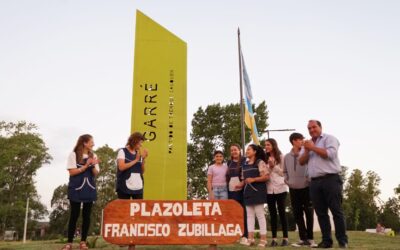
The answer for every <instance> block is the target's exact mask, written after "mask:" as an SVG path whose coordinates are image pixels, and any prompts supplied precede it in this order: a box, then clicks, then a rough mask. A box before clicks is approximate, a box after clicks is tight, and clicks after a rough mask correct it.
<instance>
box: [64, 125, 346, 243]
mask: <svg viewBox="0 0 400 250" xmlns="http://www.w3.org/2000/svg"><path fill="white" fill-rule="evenodd" d="M308 130H309V133H310V136H311V139H310V140H305V139H304V137H303V136H302V135H301V134H299V133H293V134H291V135H290V137H289V140H290V143H291V144H292V145H293V147H292V150H291V151H290V152H289V153H288V154H286V155H285V156H283V154H282V153H281V151H280V150H279V147H278V144H277V142H276V140H274V139H267V140H266V141H265V148H264V149H263V148H262V147H260V146H259V145H255V144H250V145H248V146H247V148H246V151H245V156H243V155H242V153H241V147H240V146H239V145H238V144H233V145H231V147H230V159H229V160H228V161H227V162H226V163H225V161H224V153H223V152H222V151H215V152H214V164H213V165H211V166H209V168H208V172H207V176H208V177H207V178H208V179H207V188H208V192H209V199H212V200H214V199H215V200H221V199H233V200H236V201H237V202H239V203H240V204H241V205H242V206H243V208H244V213H245V214H244V229H245V230H244V234H243V237H242V238H241V241H240V242H241V244H244V245H247V246H252V245H255V235H254V234H255V221H256V219H257V221H258V225H259V229H260V240H259V242H258V246H259V247H265V246H267V220H266V217H265V209H264V206H265V204H267V205H268V210H269V214H270V222H271V231H272V241H271V244H270V245H271V246H278V245H281V246H287V245H289V240H288V224H287V220H286V213H285V209H286V204H285V203H286V196H287V194H288V192H289V193H290V200H291V205H292V208H293V212H294V216H295V220H296V224H297V227H298V231H299V237H300V241H299V242H297V243H294V244H292V245H293V246H312V247H318V248H331V247H332V245H333V241H332V236H331V224H330V220H329V215H328V209H329V210H330V211H331V212H332V215H333V220H334V224H335V235H336V239H337V240H338V242H339V247H341V248H347V235H346V226H345V218H344V214H343V209H342V206H341V199H342V188H343V187H342V184H343V183H342V180H341V177H340V175H339V173H340V171H341V166H340V163H339V158H338V148H339V142H338V140H337V139H336V138H335V137H334V136H332V135H328V134H324V133H322V125H321V123H320V122H319V121H317V120H310V121H309V123H308ZM143 141H144V137H143V136H142V134H140V133H139V132H135V133H133V134H132V135H131V136H130V137H129V138H128V141H127V143H126V146H125V147H123V148H121V149H119V150H118V154H117V170H116V176H117V181H116V192H117V195H118V198H119V199H143V173H144V170H145V159H146V157H147V156H148V152H147V150H145V149H143V148H142V143H143ZM93 146H94V141H93V137H92V136H91V135H88V134H85V135H82V136H80V137H79V138H78V141H77V143H76V146H75V147H74V149H73V152H72V153H71V154H70V155H69V157H68V162H67V169H68V171H69V176H70V179H69V184H68V199H69V200H70V211H71V213H70V218H69V224H68V243H67V244H66V245H65V246H64V247H63V248H62V250H70V249H72V242H73V237H74V232H75V230H76V223H77V220H78V217H79V214H80V212H81V210H82V230H81V241H80V243H79V248H80V249H88V247H87V245H86V238H87V235H88V230H89V225H90V213H91V208H92V205H93V202H94V201H95V200H96V185H95V177H96V175H98V173H99V171H100V168H99V162H100V160H99V159H98V157H97V156H96V154H94V153H93ZM314 209H315V211H316V214H317V216H318V221H319V225H320V228H321V232H322V242H321V243H319V244H315V243H314V240H313V213H314ZM304 214H305V217H306V220H305V221H304V218H303V216H304ZM278 215H279V219H280V222H281V226H282V231H283V239H282V241H281V243H280V244H279V243H278V240H277V228H278ZM128 249H129V250H133V249H135V246H134V245H131V246H129V248H128Z"/></svg>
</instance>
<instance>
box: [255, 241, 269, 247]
mask: <svg viewBox="0 0 400 250" xmlns="http://www.w3.org/2000/svg"><path fill="white" fill-rule="evenodd" d="M267 244H268V242H267V241H266V240H260V242H258V245H257V246H258V247H265V246H266V245H267Z"/></svg>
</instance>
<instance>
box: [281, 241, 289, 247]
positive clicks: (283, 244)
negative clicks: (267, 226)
mask: <svg viewBox="0 0 400 250" xmlns="http://www.w3.org/2000/svg"><path fill="white" fill-rule="evenodd" d="M286 246H289V241H288V240H286V239H283V240H282V243H281V247H286Z"/></svg>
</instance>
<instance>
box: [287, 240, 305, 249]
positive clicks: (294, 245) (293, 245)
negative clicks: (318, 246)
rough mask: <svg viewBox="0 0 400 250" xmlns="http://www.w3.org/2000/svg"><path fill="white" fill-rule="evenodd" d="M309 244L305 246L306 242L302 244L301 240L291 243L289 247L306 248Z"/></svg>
mask: <svg viewBox="0 0 400 250" xmlns="http://www.w3.org/2000/svg"><path fill="white" fill-rule="evenodd" d="M308 245H309V244H307V242H304V241H302V240H299V241H298V242H296V243H293V244H292V245H291V246H292V247H302V246H308Z"/></svg>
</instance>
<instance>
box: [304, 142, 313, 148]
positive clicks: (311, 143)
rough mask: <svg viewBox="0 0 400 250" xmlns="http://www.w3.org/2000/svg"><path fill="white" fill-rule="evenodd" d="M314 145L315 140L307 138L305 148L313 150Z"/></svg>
mask: <svg viewBox="0 0 400 250" xmlns="http://www.w3.org/2000/svg"><path fill="white" fill-rule="evenodd" d="M313 147H314V142H313V141H312V140H307V141H305V142H304V148H305V149H307V150H312V148H313Z"/></svg>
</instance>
